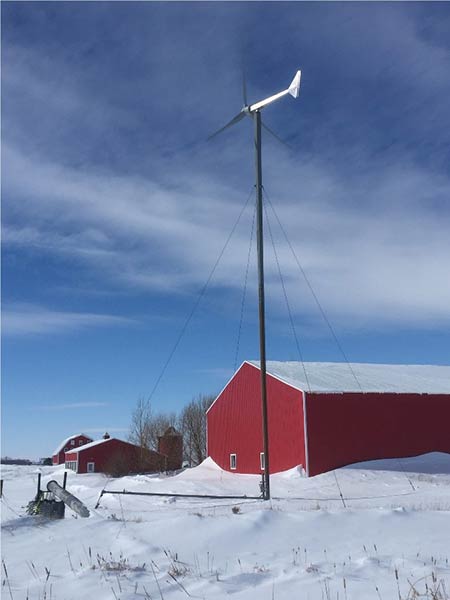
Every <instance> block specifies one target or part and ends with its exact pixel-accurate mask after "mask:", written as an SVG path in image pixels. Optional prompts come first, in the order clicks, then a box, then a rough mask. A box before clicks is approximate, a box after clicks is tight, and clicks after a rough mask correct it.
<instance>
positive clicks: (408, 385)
mask: <svg viewBox="0 0 450 600" xmlns="http://www.w3.org/2000/svg"><path fill="white" fill-rule="evenodd" d="M249 362H250V364H252V365H253V366H255V367H258V368H259V361H249ZM350 364H351V369H352V370H353V372H354V374H355V375H356V378H357V379H358V381H359V383H360V385H361V388H362V390H363V392H397V393H401V392H403V393H418V394H450V366H437V365H378V364H367V363H350ZM303 365H304V368H303ZM351 369H350V368H349V365H348V364H347V363H331V362H330V363H328V362H327V363H319V362H305V363H303V364H302V363H301V362H278V361H267V373H268V374H270V375H273V376H274V377H277V378H278V379H281V380H282V381H284V382H286V383H288V384H290V385H292V386H293V387H295V388H298V389H300V390H303V391H309V389H311V391H312V392H360V391H361V389H360V388H359V386H358V384H357V382H356V381H355V377H354V376H353V374H352V371H351ZM305 371H306V375H307V377H308V381H307V380H306V377H305ZM308 383H309V385H308Z"/></svg>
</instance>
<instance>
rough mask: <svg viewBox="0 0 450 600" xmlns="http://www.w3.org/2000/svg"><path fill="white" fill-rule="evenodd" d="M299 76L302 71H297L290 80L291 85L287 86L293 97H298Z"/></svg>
mask: <svg viewBox="0 0 450 600" xmlns="http://www.w3.org/2000/svg"><path fill="white" fill-rule="evenodd" d="M301 77H302V72H301V71H297V73H296V74H295V77H294V79H293V80H292V81H291V85H290V86H289V88H288V90H289V93H290V95H291V96H292V97H294V98H298V96H299V94H300V79H301Z"/></svg>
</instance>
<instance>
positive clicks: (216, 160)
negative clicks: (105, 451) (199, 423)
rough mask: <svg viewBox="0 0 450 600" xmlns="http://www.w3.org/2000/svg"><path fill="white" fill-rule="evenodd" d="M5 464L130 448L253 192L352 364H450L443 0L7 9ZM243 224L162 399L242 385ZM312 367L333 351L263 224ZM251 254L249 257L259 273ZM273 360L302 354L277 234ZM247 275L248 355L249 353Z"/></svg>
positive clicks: (449, 90)
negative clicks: (271, 208)
mask: <svg viewBox="0 0 450 600" xmlns="http://www.w3.org/2000/svg"><path fill="white" fill-rule="evenodd" d="M1 10H2V173H3V177H2V242H3V253H2V275H3V279H2V302H3V307H2V338H3V341H2V374H3V378H2V454H8V455H15V456H31V457H38V456H46V455H48V454H49V453H51V451H52V450H53V449H54V447H55V446H57V444H58V443H59V441H60V440H61V439H62V438H64V437H65V436H67V435H70V434H72V433H76V432H78V431H83V432H85V433H89V434H91V435H92V437H94V438H95V437H98V436H100V435H101V434H102V433H103V432H104V430H108V431H110V433H112V434H113V435H117V436H119V437H126V436H127V430H128V427H129V423H130V416H131V412H132V410H133V407H134V406H135V404H136V401H137V399H138V398H139V397H148V395H149V394H150V392H151V390H152V389H153V386H154V384H155V381H156V380H157V378H158V376H159V374H160V372H161V369H162V367H163V365H164V363H165V361H166V358H167V356H168V355H169V353H170V351H171V349H172V347H173V344H174V343H175V341H176V339H177V337H178V335H179V332H180V330H181V328H182V327H183V323H184V322H185V319H186V317H187V315H188V314H189V313H190V311H191V309H192V306H193V305H194V303H195V301H196V298H197V297H198V293H199V290H200V289H201V288H202V286H203V284H204V283H205V281H206V279H207V277H208V274H209V272H210V270H211V268H212V266H213V264H214V262H215V260H216V258H217V256H218V255H219V252H220V251H221V249H222V247H223V245H224V243H225V241H226V239H227V236H228V235H229V233H230V231H231V228H232V226H233V224H234V222H235V221H236V218H237V216H238V214H239V212H240V210H241V208H242V207H243V205H244V203H245V200H246V198H247V197H248V195H249V193H250V192H251V190H252V186H253V179H254V174H253V156H252V124H251V122H250V119H246V120H244V121H242V122H241V123H240V124H239V126H236V127H235V128H233V129H230V130H228V131H227V132H225V133H224V134H223V135H222V136H219V137H217V138H215V139H214V140H213V141H211V142H209V143H206V142H205V141H204V140H205V139H206V137H207V136H208V135H209V134H210V133H211V132H213V131H214V130H216V129H217V128H218V127H220V126H221V125H222V124H224V123H225V122H226V121H227V120H229V119H230V118H231V117H232V116H233V115H234V114H236V113H237V112H238V111H239V110H240V108H241V106H242V90H241V65H242V64H243V63H244V65H245V70H246V72H247V86H248V94H249V99H250V100H252V101H256V100H260V99H262V98H264V97H266V96H268V95H270V94H272V93H275V92H277V91H279V90H281V89H283V88H284V87H286V86H287V85H288V84H289V82H290V80H291V79H292V77H293V75H294V73H295V71H296V70H297V68H301V69H302V73H303V75H302V88H301V93H300V98H299V99H298V100H293V99H292V98H290V97H288V98H286V99H283V100H282V101H280V102H279V103H277V104H276V105H273V106H271V107H268V108H267V109H266V110H265V112H264V113H263V119H264V120H265V122H266V123H267V124H268V125H269V126H270V127H271V128H272V129H274V130H276V132H277V133H278V134H279V135H280V136H281V137H283V138H284V139H285V140H286V141H288V142H289V144H290V145H291V150H289V149H286V148H285V147H283V146H281V145H280V144H278V143H277V142H276V141H275V140H273V139H272V138H270V137H264V147H263V168H264V185H265V188H266V190H267V193H268V195H269V197H270V198H271V201H272V203H273V204H274V205H275V207H276V210H277V212H278V214H279V216H280V219H281V221H282V222H283V225H284V227H285V229H286V230H287V232H288V235H289V238H290V240H291V242H292V244H293V245H294V247H295V249H296V252H297V254H298V256H299V257H300V259H301V262H302V265H303V267H304V269H305V271H306V273H307V274H308V277H309V279H310V281H311V283H312V285H313V287H314V289H315V291H316V293H317V295H318V297H319V299H320V301H321V303H322V305H323V307H324V309H325V311H326V313H327V315H328V317H329V319H330V321H331V322H332V323H333V325H334V328H335V330H336V333H337V336H338V337H339V339H340V341H341V344H342V346H343V347H344V349H345V351H346V353H347V355H348V357H349V359H350V360H352V361H355V362H358V361H359V362H363V361H367V362H389V363H396V362H398V363H432V364H450V352H449V347H450V276H449V256H450V236H449V234H448V232H449V231H450V207H449V197H450V171H449V166H448V165H449V164H450V150H449V149H450V109H449V102H448V98H449V97H450V37H449V35H448V32H449V31H450V6H449V4H448V3H432V2H428V3H421V2H416V3H354V2H352V3H340V2H333V3H321V2H318V3H269V2H267V3H237V2H236V3H207V2H204V3H189V2H186V3H175V2H174V3H151V2H148V3H146V2H136V3H120V2H112V3H107V2H102V3H96V2H89V3H85V2H79V3H78V2H70V3H45V2H31V3H27V2H16V3H14V2H3V3H2V6H1ZM252 210H253V209H252V206H251V203H250V205H249V207H248V208H247V210H246V211H245V212H244V214H243V216H242V219H241V221H240V222H239V225H238V226H237V228H236V231H235V234H234V235H233V237H232V239H231V242H230V244H229V246H228V247H227V249H226V251H225V253H224V256H223V258H222V260H221V262H220V264H219V266H218V268H217V270H216V272H215V274H214V277H213V279H212V281H211V284H210V286H209V287H208V291H207V293H206V295H205V298H204V299H203V300H202V302H201V303H200V305H199V309H198V310H197V311H196V313H195V315H194V318H193V319H192V321H191V322H190V324H189V326H188V328H187V330H186V334H185V335H184V337H183V339H182V341H181V343H180V345H179V347H178V348H177V351H176V353H175V354H174V357H173V359H172V361H171V363H170V365H169V367H168V369H167V371H166V373H165V376H164V377H163V379H162V381H161V384H160V385H159V387H158V388H157V390H156V392H155V394H154V395H153V397H152V404H153V406H154V409H155V410H156V411H158V410H161V411H174V410H179V409H180V408H181V407H182V406H183V405H184V404H185V403H186V402H188V401H189V400H190V399H191V398H192V397H193V396H195V395H197V394H215V393H217V392H218V391H220V389H221V388H222V387H223V385H224V384H225V382H226V381H227V379H228V378H229V376H230V375H231V373H232V371H233V368H234V363H235V354H236V344H237V337H238V327H239V317H240V311H241V298H242V289H243V282H244V275H245V268H246V261H247V254H248V248H249V240H250V231H251V222H252V215H253V212H252ZM272 227H273V232H274V237H275V240H276V247H277V252H278V256H279V259H280V262H281V265H282V270H283V276H284V279H285V283H286V289H287V292H288V296H289V300H290V304H291V309H292V312H293V314H294V319H295V324H296V328H297V332H298V335H299V339H300V342H301V347H302V352H303V355H304V357H305V359H306V360H334V361H339V360H342V356H341V355H340V353H339V350H338V348H336V346H335V344H334V343H333V340H332V339H331V336H330V335H329V333H328V330H327V328H326V326H325V324H324V323H323V322H322V321H321V317H320V314H319V312H318V310H317V307H316V306H315V304H314V301H313V300H312V298H311V295H310V293H309V291H308V288H307V286H306V285H305V283H304V281H303V280H302V278H301V275H300V274H299V272H298V269H297V267H296V265H295V261H294V260H293V258H292V256H291V254H290V252H289V249H288V248H287V246H286V244H284V243H283V236H282V234H281V232H280V231H279V230H278V229H277V227H276V224H275V222H273V224H272ZM254 252H255V249H254V247H253V251H252V264H253V265H254V263H255V253H254ZM266 275H267V281H266V286H267V287H266V289H267V312H268V343H267V346H268V348H267V353H268V357H269V358H271V359H276V360H297V359H298V353H297V350H296V347H295V342H294V339H293V336H292V334H291V332H290V327H289V321H288V318H287V312H286V307H285V304H284V296H283V293H282V289H281V286H280V284H279V280H278V275H277V269H276V262H275V260H274V256H273V251H272V249H271V245H270V240H269V238H267V240H266ZM255 278H256V273H255V268H254V266H252V268H251V270H250V273H249V287H248V292H247V301H246V304H245V310H244V321H243V330H242V338H241V342H240V348H239V356H238V362H239V363H240V362H241V361H242V360H244V359H253V358H255V357H257V349H258V342H257V312H256V308H257V303H256V288H255Z"/></svg>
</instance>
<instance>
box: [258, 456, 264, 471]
mask: <svg viewBox="0 0 450 600" xmlns="http://www.w3.org/2000/svg"><path fill="white" fill-rule="evenodd" d="M259 465H260V467H261V471H264V470H265V468H266V458H265V455H264V452H260V453H259Z"/></svg>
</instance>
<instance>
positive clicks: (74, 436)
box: [52, 433, 92, 456]
mask: <svg viewBox="0 0 450 600" xmlns="http://www.w3.org/2000/svg"><path fill="white" fill-rule="evenodd" d="M80 436H83V437H85V438H87V439H88V440H90V439H92V438H90V437H89V436H88V435H86V434H84V433H76V434H75V435H71V436H70V437H68V438H66V439H65V440H64V441H63V442H61V443H60V444H59V446H58V447H57V448H56V450H54V451H53V454H52V456H55V454H59V453H60V452H61V450H62V449H63V448H64V446H68V445H69V442H70V440H73V439H74V438H77V437H80Z"/></svg>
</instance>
